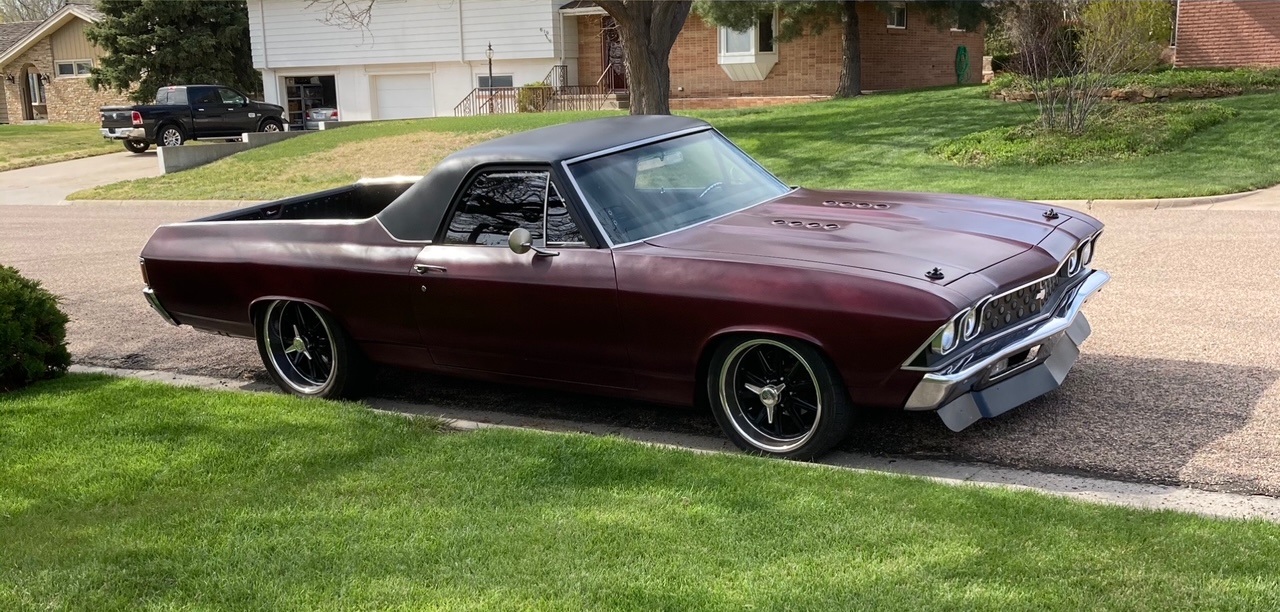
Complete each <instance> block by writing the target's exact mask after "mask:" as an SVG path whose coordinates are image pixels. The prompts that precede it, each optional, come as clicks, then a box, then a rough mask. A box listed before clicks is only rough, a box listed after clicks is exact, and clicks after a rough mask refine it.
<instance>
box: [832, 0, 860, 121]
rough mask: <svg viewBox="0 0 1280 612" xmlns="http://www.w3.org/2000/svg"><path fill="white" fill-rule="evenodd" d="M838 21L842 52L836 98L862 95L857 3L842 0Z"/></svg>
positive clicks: (852, 0) (850, 0) (851, 0)
mask: <svg viewBox="0 0 1280 612" xmlns="http://www.w3.org/2000/svg"><path fill="white" fill-rule="evenodd" d="M840 21H841V23H842V24H843V25H844V37H843V43H844V53H843V56H844V57H843V62H842V63H841V65H840V86H839V87H838V88H836V97H837V98H852V97H853V96H858V95H862V33H861V32H860V31H859V30H858V3H857V2H856V1H854V0H844V1H843V2H841V3H840Z"/></svg>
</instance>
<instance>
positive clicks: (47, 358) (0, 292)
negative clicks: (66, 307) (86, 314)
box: [0, 266, 71, 392]
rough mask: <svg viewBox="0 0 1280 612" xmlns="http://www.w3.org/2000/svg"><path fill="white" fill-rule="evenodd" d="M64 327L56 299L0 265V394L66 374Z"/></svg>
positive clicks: (15, 271) (30, 281)
mask: <svg viewBox="0 0 1280 612" xmlns="http://www.w3.org/2000/svg"><path fill="white" fill-rule="evenodd" d="M66 327H67V315H65V314H62V311H61V310H59V309H58V298H56V297H54V295H53V294H51V293H49V292H48V291H46V290H45V289H44V288H43V287H41V286H40V283H38V282H36V281H33V280H29V279H26V278H23V277H22V275H20V274H18V271H17V270H15V269H13V268H10V267H8V266H0V392H5V391H12V390H14V389H18V388H21V387H24V386H26V385H29V384H31V383H32V382H35V381H37V380H43V379H46V378H56V377H58V376H61V375H62V374H63V373H65V372H66V371H67V367H68V366H69V365H71V355H70V354H69V353H67V343H66V335H67V330H66Z"/></svg>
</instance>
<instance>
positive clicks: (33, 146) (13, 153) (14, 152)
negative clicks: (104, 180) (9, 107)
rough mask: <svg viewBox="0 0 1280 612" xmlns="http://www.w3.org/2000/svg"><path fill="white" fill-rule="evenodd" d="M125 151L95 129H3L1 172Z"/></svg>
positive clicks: (33, 126)
mask: <svg viewBox="0 0 1280 612" xmlns="http://www.w3.org/2000/svg"><path fill="white" fill-rule="evenodd" d="M123 150H124V148H123V147H121V146H120V143H118V142H114V141H110V140H106V139H104V138H103V137H102V134H101V133H99V132H98V126H96V125H87V124H76V123H49V124H29V125H28V124H14V125H0V172H3V171H5V170H15V169H17V168H26V167H29V166H38V165H41V164H48V163H53V162H59V161H66V160H69V159H79V158H81V157H90V156H93V155H102V154H103V153H114V152H116V151H123Z"/></svg>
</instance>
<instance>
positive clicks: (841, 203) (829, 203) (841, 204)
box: [822, 200, 889, 210]
mask: <svg viewBox="0 0 1280 612" xmlns="http://www.w3.org/2000/svg"><path fill="white" fill-rule="evenodd" d="M822 205H823V206H826V207H828V208H873V209H875V210H885V209H887V208H889V205H888V204H885V203H884V202H874V203H872V202H853V201H850V200H826V201H824V202H823V203H822Z"/></svg>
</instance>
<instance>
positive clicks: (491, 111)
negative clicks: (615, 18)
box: [453, 85, 611, 117]
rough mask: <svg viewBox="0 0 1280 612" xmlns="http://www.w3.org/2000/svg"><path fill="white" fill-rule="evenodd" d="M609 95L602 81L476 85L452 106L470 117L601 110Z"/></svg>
mask: <svg viewBox="0 0 1280 612" xmlns="http://www.w3.org/2000/svg"><path fill="white" fill-rule="evenodd" d="M610 99H611V96H610V94H609V92H607V91H605V90H604V88H603V87H600V86H599V85H564V86H561V87H552V86H549V85H526V86H521V87H477V88H475V89H473V90H471V93H469V94H467V97H465V98H463V99H462V101H461V102H459V103H458V105H457V106H455V107H453V114H454V116H457V117H470V116H472V115H502V114H510V113H541V112H554V111H587V110H600V109H602V108H604V107H605V105H606V104H607V103H608V102H609V100H610Z"/></svg>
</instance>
